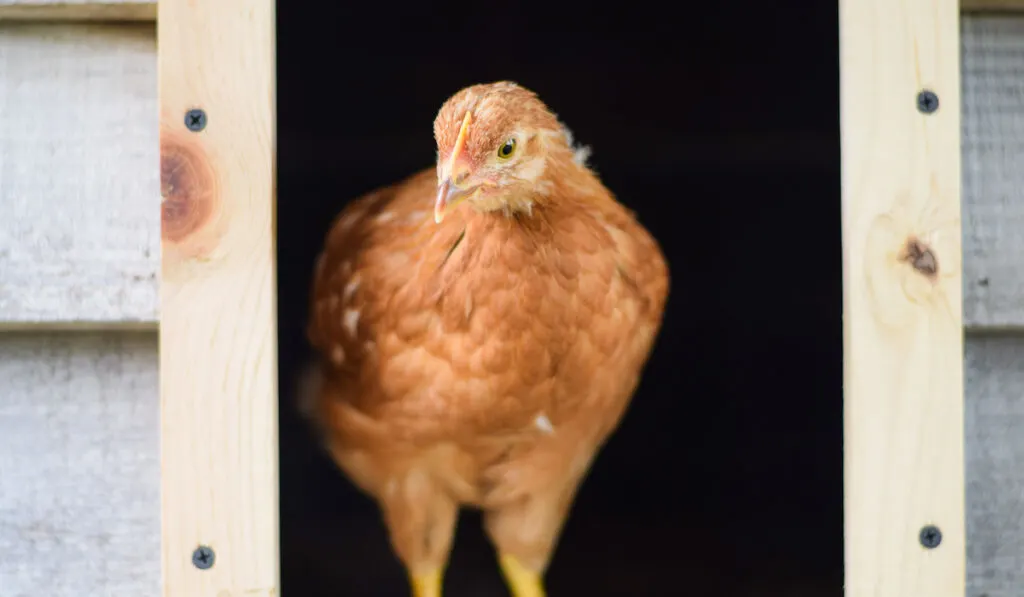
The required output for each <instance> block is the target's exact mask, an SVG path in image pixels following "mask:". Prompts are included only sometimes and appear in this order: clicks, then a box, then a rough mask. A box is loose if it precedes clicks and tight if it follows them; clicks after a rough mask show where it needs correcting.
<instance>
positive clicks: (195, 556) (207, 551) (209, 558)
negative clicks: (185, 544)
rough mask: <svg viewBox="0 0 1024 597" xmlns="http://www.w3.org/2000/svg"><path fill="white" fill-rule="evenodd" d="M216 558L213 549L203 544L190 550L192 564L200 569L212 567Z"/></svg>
mask: <svg viewBox="0 0 1024 597" xmlns="http://www.w3.org/2000/svg"><path fill="white" fill-rule="evenodd" d="M216 559H217V556H216V554H214V553H213V549H211V548H209V547H207V546H205V545H200V546H199V547H197V548H196V550H195V551H193V552H192V565H193V566H195V567H196V568H199V569H200V570H207V569H209V568H213V562H214V560H216Z"/></svg>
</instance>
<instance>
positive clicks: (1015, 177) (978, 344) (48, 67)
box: [0, 15, 1024, 597]
mask: <svg viewBox="0 0 1024 597" xmlns="http://www.w3.org/2000/svg"><path fill="white" fill-rule="evenodd" d="M155 50H156V44H155V37H154V30H153V27H152V26H151V25H143V26H136V25H131V26H125V25H119V26H114V25H81V24H78V25H75V24H67V25H57V24H52V25H40V24H31V25H29V24H18V23H0V211H2V213H3V214H4V217H3V218H0V329H3V328H5V327H10V326H11V325H12V324H14V325H17V326H23V325H40V326H48V327H57V326H64V325H80V324H88V325H90V326H93V327H112V326H119V325H123V324H125V323H133V324H142V325H150V326H152V325H155V322H156V320H157V313H158V311H157V272H158V271H159V220H158V218H159V201H160V199H159V188H158V184H159V183H158V179H157V176H158V168H157V159H158V158H157V149H158V148H157V111H156V95H157V89H156V55H155ZM963 68H964V70H963V75H962V79H963V88H964V90H963V127H964V130H963V177H964V179H963V184H964V187H963V188H964V195H963V197H964V203H965V208H964V215H963V218H964V221H963V229H964V293H965V297H964V310H965V312H964V320H965V326H966V327H967V328H968V338H967V343H966V351H967V355H966V360H965V367H966V386H967V407H966V412H965V414H966V451H967V456H966V459H967V463H966V474H967V510H968V515H967V518H968V520H967V529H968V585H969V590H968V593H967V595H969V596H971V597H977V596H980V595H987V596H988V597H1017V595H1019V592H1020V587H1024V541H1022V540H1021V539H1020V537H1022V536H1024V490H1022V488H1024V441H1022V439H1021V438H1022V437H1024V435H1022V433H1021V431H1020V430H1021V429H1024V267H1022V266H1024V240H1022V239H1024V234H1022V232H1021V231H1022V230H1024V169H1022V168H1021V165H1022V164H1024V141H1022V140H1024V17H1021V16H1013V15H1000V16H971V17H967V18H965V19H964V24H963ZM995 332H998V334H995ZM156 346H157V344H156V337H155V334H153V333H152V332H149V333H134V332H130V333H126V332H111V331H107V332H103V333H88V334H86V333H77V332H76V333H70V332H65V333H60V334H54V333H49V332H48V333H41V332H36V333H29V332H25V333H4V334H0V380H3V383H0V437H2V438H3V441H2V442H0V554H3V557H0V587H2V589H0V594H2V595H3V596H4V597H8V596H11V597H35V596H36V595H39V594H40V590H41V587H46V590H45V594H46V595H51V596H53V597H65V596H67V597H71V596H75V597H77V596H79V595H82V594H90V595H109V596H116V597H120V596H129V595H130V596H132V597H135V596H140V595H156V594H158V591H159V577H160V571H159V490H158V483H159V478H158V475H159V458H158V449H157V447H158V438H157V429H158V421H157V417H158V408H159V405H158V398H157V396H158V390H157V372H156V368H157V365H156V363H157V357H156Z"/></svg>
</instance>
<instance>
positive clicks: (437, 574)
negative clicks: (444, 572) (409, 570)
mask: <svg viewBox="0 0 1024 597" xmlns="http://www.w3.org/2000/svg"><path fill="white" fill-rule="evenodd" d="M412 595H413V597H441V571H440V570H434V571H433V572H427V573H425V574H414V575H413V577H412Z"/></svg>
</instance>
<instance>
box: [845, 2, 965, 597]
mask: <svg viewBox="0 0 1024 597" xmlns="http://www.w3.org/2000/svg"><path fill="white" fill-rule="evenodd" d="M958 21H959V10H958V5H957V2H956V0H901V1H894V0H841V1H840V60H841V61H840V64H841V67H840V68H841V72H840V103H841V110H840V115H841V116H840V122H841V132H842V173H843V174H842V176H843V180H842V205H843V223H842V230H843V233H842V234H843V278H844V297H843V313H844V359H843V360H844V387H845V414H844V420H845V428H844V429H845V529H846V595H847V596H849V597H868V596H871V597H906V596H907V595H930V596H931V597H963V595H964V583H965V578H964V575H965V563H964V549H965V547H964V496H963V493H964V477H963V372H962V369H963V366H962V363H963V340H962V324H961V288H960V284H961V272H960V262H961V257H960V251H961V249H960V151H959V148H960V77H959V61H958V56H959V49H960V48H959V22H958ZM925 88H927V89H930V90H934V92H935V93H936V94H937V95H938V98H939V102H940V107H939V109H938V111H936V112H935V113H933V114H928V115H926V114H922V113H920V112H918V110H917V109H916V101H915V98H916V96H917V94H918V91H919V90H921V89H925ZM926 525H936V526H937V527H938V528H939V529H940V530H941V532H942V542H941V544H940V545H938V547H936V548H935V549H926V548H925V547H923V546H922V544H921V543H920V542H919V533H920V531H921V530H922V529H923V528H925V527H926Z"/></svg>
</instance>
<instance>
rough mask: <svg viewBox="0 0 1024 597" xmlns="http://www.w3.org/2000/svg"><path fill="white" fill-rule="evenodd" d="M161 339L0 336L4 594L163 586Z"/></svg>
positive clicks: (59, 594)
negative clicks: (159, 348)
mask: <svg viewBox="0 0 1024 597" xmlns="http://www.w3.org/2000/svg"><path fill="white" fill-rule="evenodd" d="M156 350H157V337H156V334H155V333H153V332H145V333H116V334H91V333H90V334H75V333H72V334H20V333H19V334H0V379H2V380H3V383H2V384H0V438H3V440H2V441H0V554H3V557H0V594H2V595H3V596H4V597H38V596H39V595H47V597H81V596H83V595H97V596H98V595H103V596H105V597H137V596H142V595H156V594H157V591H158V590H159V586H160V559H159V556H160V523H159V515H160V501H159V500H160V493H159V491H160V490H159V488H160V472H159V471H160V468H159V467H160V460H159V455H158V452H157V450H158V446H159V441H158V439H157V433H158V431H159V406H158V400H157V352H156Z"/></svg>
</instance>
